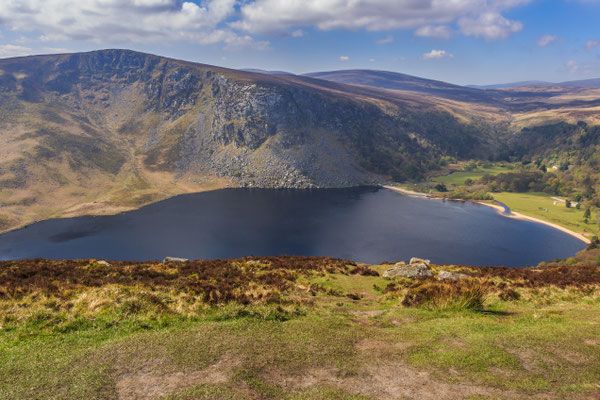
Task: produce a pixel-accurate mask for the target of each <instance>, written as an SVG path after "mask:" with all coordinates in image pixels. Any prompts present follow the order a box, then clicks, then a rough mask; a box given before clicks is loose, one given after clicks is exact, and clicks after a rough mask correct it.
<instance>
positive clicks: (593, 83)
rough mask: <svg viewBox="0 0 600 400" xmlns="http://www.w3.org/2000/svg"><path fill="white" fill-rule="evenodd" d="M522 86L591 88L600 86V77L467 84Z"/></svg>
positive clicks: (496, 86) (500, 86) (475, 86)
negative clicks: (559, 80)
mask: <svg viewBox="0 0 600 400" xmlns="http://www.w3.org/2000/svg"><path fill="white" fill-rule="evenodd" d="M521 86H562V87H589V88H600V78H597V79H583V80H577V81H566V82H560V83H552V82H545V81H522V82H512V83H501V84H496V85H467V87H470V88H475V89H508V88H516V87H521Z"/></svg>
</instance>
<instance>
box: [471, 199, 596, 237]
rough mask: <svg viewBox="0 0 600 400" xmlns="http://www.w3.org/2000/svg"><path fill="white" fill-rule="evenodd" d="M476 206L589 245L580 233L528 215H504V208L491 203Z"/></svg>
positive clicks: (480, 202) (512, 212) (481, 202)
mask: <svg viewBox="0 0 600 400" xmlns="http://www.w3.org/2000/svg"><path fill="white" fill-rule="evenodd" d="M476 203H477V204H482V205H484V206H488V207H492V208H495V209H496V210H497V211H498V213H499V214H501V215H503V216H504V217H508V218H514V219H520V220H522V221H531V222H537V223H538V224H544V225H547V226H550V227H552V228H554V229H558V230H559V231H562V232H564V233H566V234H569V235H571V236H573V237H575V238H577V239H579V240H581V241H582V242H584V243H586V244H590V243H591V241H590V239H588V238H587V237H585V236H583V235H582V234H581V233H577V232H575V231H572V230H570V229H567V228H565V227H564V226H560V225H557V224H554V223H552V222H548V221H544V220H543V219H539V218H534V217H530V216H528V215H524V214H521V213H518V212H514V211H511V212H510V214H504V207H502V206H499V205H498V204H492V203H484V202H483V201H477V202H476Z"/></svg>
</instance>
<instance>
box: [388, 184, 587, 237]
mask: <svg viewBox="0 0 600 400" xmlns="http://www.w3.org/2000/svg"><path fill="white" fill-rule="evenodd" d="M383 187H384V188H386V189H390V190H393V191H395V192H399V193H402V194H405V195H407V196H413V197H421V198H431V197H430V196H429V195H427V194H425V193H419V192H414V191H412V190H407V189H403V188H399V187H395V186H389V185H384V186H383ZM440 200H441V199H440ZM474 203H477V204H482V205H484V206H488V207H492V208H494V209H495V210H496V211H498V214H500V215H502V216H504V217H508V218H515V219H520V220H523V221H531V222H537V223H538V224H544V225H547V226H550V227H552V228H554V229H558V230H559V231H562V232H564V233H566V234H569V235H571V236H573V237H575V238H577V239H579V240H581V241H582V242H584V243H586V244H590V243H591V241H590V239H588V238H587V237H585V236H584V235H582V234H581V233H577V232H575V231H572V230H570V229H567V228H565V227H564V226H560V225H557V224H554V223H552V222H548V221H544V220H542V219H539V218H534V217H530V216H528V215H524V214H521V213H517V212H514V211H511V212H510V214H504V207H502V206H500V205H498V204H493V203H486V202H483V201H474Z"/></svg>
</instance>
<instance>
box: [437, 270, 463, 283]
mask: <svg viewBox="0 0 600 400" xmlns="http://www.w3.org/2000/svg"><path fill="white" fill-rule="evenodd" d="M465 278H470V276H469V275H466V274H461V273H459V272H451V271H440V273H439V274H438V280H440V281H442V280H450V281H460V280H461V279H465Z"/></svg>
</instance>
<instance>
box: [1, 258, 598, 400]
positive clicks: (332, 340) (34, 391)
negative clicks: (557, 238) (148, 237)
mask: <svg viewBox="0 0 600 400" xmlns="http://www.w3.org/2000/svg"><path fill="white" fill-rule="evenodd" d="M111 263H112V265H111V264H109V263H107V262H106V261H103V260H59V261H50V260H40V259H38V260H22V261H13V262H2V263H0V309H1V310H2V313H1V314H0V359H1V360H2V362H1V363H0V376H2V379H0V398H2V399H4V400H21V399H23V400H24V399H27V400H29V399H50V398H51V399H57V400H58V399H65V400H66V399H83V398H85V399H89V400H96V399H97V400H102V399H106V400H112V399H115V400H116V399H119V400H129V399H131V400H133V399H135V400H140V399H148V400H149V399H162V400H167V399H169V400H191V399H195V400H198V399H207V400H208V399H211V400H216V399H219V400H232V399H233V400H238V399H264V400H269V399H286V400H300V399H311V400H319V399H321V400H325V399H329V400H367V399H373V400H375V399H377V400H388V399H389V400H395V399H451V400H458V399H475V398H482V399H483V398H490V399H573V400H575V399H582V400H583V399H595V398H598V395H600V388H599V387H598V364H599V363H600V351H598V349H599V346H600V312H599V307H598V305H599V301H600V300H599V296H598V293H599V291H598V288H599V285H600V267H597V266H596V267H591V266H579V267H567V266H548V267H537V268H480V267H473V266H437V265H432V266H431V267H430V270H429V272H430V274H431V275H432V276H430V277H421V278H414V277H413V278H408V277H400V276H396V277H385V276H384V274H385V272H386V271H387V270H389V269H392V270H394V268H407V266H400V267H395V266H394V265H389V264H387V265H366V264H356V263H354V262H352V261H349V260H339V259H332V258H323V257H321V258H319V257H265V258H260V259H257V258H253V257H245V258H240V259H228V260H196V261H191V262H186V263H170V264H164V263H161V262H157V261H150V262H124V261H119V262H111ZM411 265H412V266H414V265H421V266H423V265H424V264H411ZM408 268H409V269H410V268H411V267H410V266H409V267H408ZM421 268H422V267H421ZM425 268H427V267H425ZM444 271H446V272H444ZM458 273H460V274H462V275H458ZM449 276H450V277H454V279H458V280H452V279H448V277H449ZM444 277H446V278H444Z"/></svg>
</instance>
